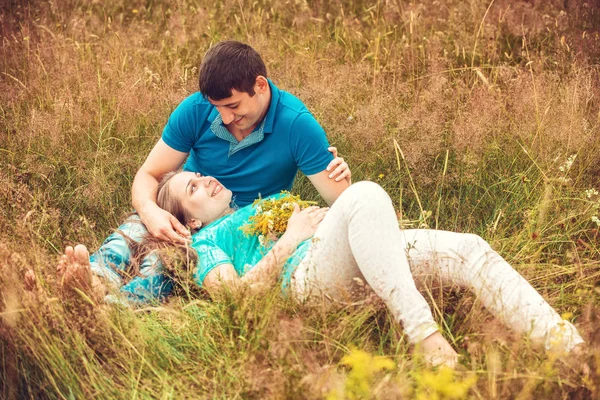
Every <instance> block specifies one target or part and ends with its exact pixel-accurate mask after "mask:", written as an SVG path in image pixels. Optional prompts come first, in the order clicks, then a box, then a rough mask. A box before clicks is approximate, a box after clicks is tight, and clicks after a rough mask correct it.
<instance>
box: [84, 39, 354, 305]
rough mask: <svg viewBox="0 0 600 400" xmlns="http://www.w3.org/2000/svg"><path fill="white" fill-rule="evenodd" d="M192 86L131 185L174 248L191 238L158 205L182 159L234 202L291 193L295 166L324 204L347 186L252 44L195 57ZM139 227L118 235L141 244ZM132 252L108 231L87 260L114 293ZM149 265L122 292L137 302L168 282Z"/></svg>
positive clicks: (341, 169) (344, 173)
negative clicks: (162, 186) (166, 179)
mask: <svg viewBox="0 0 600 400" xmlns="http://www.w3.org/2000/svg"><path fill="white" fill-rule="evenodd" d="M199 80H200V92H199V93H194V94H192V95H191V96H189V97H188V98H186V99H185V100H183V101H182V102H181V104H180V105H179V106H178V107H177V108H176V109H175V111H173V113H172V114H171V116H170V118H169V121H168V123H167V125H166V126H165V128H164V130H163V134H162V137H161V139H160V140H159V141H158V143H156V145H155V146H154V148H153V149H152V151H151V152H150V154H149V155H148V157H147V159H146V161H145V162H144V164H143V165H142V167H141V168H140V169H139V171H138V172H137V174H136V176H135V179H134V181H133V185H132V202H133V206H134V208H135V210H136V211H137V212H138V214H139V218H140V219H141V222H142V223H143V225H144V226H145V227H146V228H147V229H148V231H149V232H150V234H152V235H153V236H155V237H156V238H159V239H162V240H170V241H172V242H179V243H181V242H185V239H186V238H187V237H189V232H188V230H187V229H186V228H185V227H184V226H183V225H181V224H180V223H179V222H178V221H177V219H176V218H175V217H174V216H173V215H171V214H170V213H168V212H166V211H164V210H162V209H161V208H159V207H158V206H157V205H156V190H157V186H158V182H159V181H160V179H161V177H162V176H163V175H164V174H166V173H167V172H170V171H175V170H177V169H179V168H180V167H181V165H183V164H184V162H185V165H184V167H183V168H184V170H187V171H193V172H199V173H201V174H202V175H209V176H214V177H215V178H217V179H218V180H219V181H220V182H222V183H223V184H224V185H225V186H226V187H228V188H230V189H231V190H232V191H233V194H234V201H235V203H236V204H237V205H238V206H245V205H247V204H250V203H251V202H252V201H253V200H254V199H256V198H257V197H259V196H269V195H271V194H274V193H278V192H280V191H281V190H289V189H290V188H291V187H292V183H293V181H294V178H295V176H296V173H297V171H298V169H300V170H301V171H302V172H303V173H304V174H305V175H307V176H308V179H309V180H310V181H311V183H312V184H313V185H314V187H315V188H316V189H317V191H318V192H319V194H320V195H321V196H322V197H323V199H325V201H326V202H327V203H328V204H332V203H333V202H334V201H335V200H336V199H337V197H338V196H339V195H340V194H341V193H342V191H343V190H344V189H346V188H347V187H348V186H349V184H350V171H349V169H348V166H347V164H345V163H344V162H343V159H338V158H336V160H333V161H332V158H333V156H332V155H331V154H330V152H329V150H328V146H329V145H328V143H327V138H326V136H325V132H324V131H323V129H322V128H321V126H320V125H319V123H318V122H317V121H316V120H315V118H314V117H313V116H312V115H311V114H310V112H309V111H308V109H307V108H306V107H305V106H304V104H302V102H301V101H300V100H298V99H297V98H296V97H294V96H293V95H291V94H289V93H287V92H285V91H282V90H279V89H278V88H277V87H276V86H275V85H274V84H273V83H272V82H271V81H270V80H268V78H267V70H266V67H265V64H264V62H263V60H262V59H261V57H260V55H259V54H258V53H257V52H256V51H255V50H254V49H253V48H252V47H250V46H248V45H246V44H243V43H240V42H236V41H224V42H220V43H217V44H216V45H214V46H213V47H212V48H211V49H210V50H209V51H208V52H207V53H206V55H205V57H204V60H203V61H202V65H201V66H200V79H199ZM334 154H335V153H334ZM186 159H187V161H186ZM336 166H337V168H335V169H334V167H336ZM207 182H208V181H207ZM144 226H142V225H141V224H139V223H136V222H135V221H131V220H130V221H127V222H126V223H125V224H124V225H122V226H121V227H120V228H119V231H120V232H121V233H124V234H125V235H126V236H127V237H129V238H130V239H133V240H134V241H137V242H139V241H140V240H141V239H142V237H143V236H144V234H145V229H144ZM129 256H130V250H129V246H128V245H127V242H126V240H125V239H124V237H123V236H122V235H121V234H113V235H111V236H110V237H109V238H108V239H107V240H106V241H105V243H104V244H103V245H102V247H101V248H100V249H99V250H98V251H97V252H96V253H95V254H93V255H92V257H91V259H90V261H91V268H92V271H93V272H94V273H95V274H96V275H99V276H102V277H104V278H105V279H106V280H107V281H108V283H112V285H114V286H115V287H117V288H118V287H120V286H121V278H120V276H119V274H118V273H117V271H116V270H115V269H114V268H113V267H112V265H114V266H116V267H117V268H119V269H125V267H126V266H127V265H128V264H129ZM156 265H158V259H157V257H156V255H155V254H154V255H152V256H151V257H147V259H145V260H144V262H143V263H142V265H141V268H140V271H141V274H142V275H143V278H140V277H137V278H134V279H133V280H132V281H131V282H129V283H128V284H127V285H125V286H124V287H122V288H121V290H122V291H124V292H126V293H128V294H129V295H130V297H131V296H132V297H133V298H136V299H137V300H142V301H144V300H146V299H147V298H149V297H150V298H152V297H161V296H163V295H165V294H166V293H167V292H169V291H170V285H171V284H170V282H168V281H167V280H165V279H164V277H163V276H162V275H161V274H160V272H159V271H158V270H157V269H158V267H156Z"/></svg>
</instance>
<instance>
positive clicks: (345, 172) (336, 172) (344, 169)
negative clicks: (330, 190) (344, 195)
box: [327, 146, 352, 185]
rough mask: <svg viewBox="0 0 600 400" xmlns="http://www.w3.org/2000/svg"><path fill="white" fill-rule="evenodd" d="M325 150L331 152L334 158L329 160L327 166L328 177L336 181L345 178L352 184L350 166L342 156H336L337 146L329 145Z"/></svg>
mask: <svg viewBox="0 0 600 400" xmlns="http://www.w3.org/2000/svg"><path fill="white" fill-rule="evenodd" d="M327 150H329V152H330V153H331V154H333V157H334V159H333V160H331V162H330V163H329V165H328V166H327V172H329V178H331V179H334V178H335V181H336V182H339V181H341V180H342V179H345V180H347V181H348V185H351V184H352V172H351V171H350V167H349V166H348V163H346V161H344V159H343V158H342V157H338V152H337V148H335V147H333V146H331V147H329V148H328V149H327Z"/></svg>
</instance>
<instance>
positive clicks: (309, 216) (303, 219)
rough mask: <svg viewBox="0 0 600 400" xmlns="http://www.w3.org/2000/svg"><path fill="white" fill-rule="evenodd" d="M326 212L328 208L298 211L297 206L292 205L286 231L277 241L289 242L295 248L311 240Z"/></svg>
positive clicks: (310, 208) (311, 208) (313, 207)
mask: <svg viewBox="0 0 600 400" xmlns="http://www.w3.org/2000/svg"><path fill="white" fill-rule="evenodd" d="M328 210H329V208H328V207H324V208H321V207H317V206H312V207H307V208H305V209H304V210H302V211H300V207H299V206H298V204H294V213H293V214H292V216H291V217H290V219H289V220H288V225H287V229H286V230H285V233H284V234H283V236H281V239H279V241H280V242H281V241H282V240H283V241H289V242H291V244H292V245H294V246H295V247H296V246H298V245H299V244H300V243H301V242H303V241H304V240H306V239H309V238H311V237H312V236H313V235H314V234H315V232H316V230H317V227H318V226H319V224H320V223H321V221H323V218H325V214H326V213H327V211H328Z"/></svg>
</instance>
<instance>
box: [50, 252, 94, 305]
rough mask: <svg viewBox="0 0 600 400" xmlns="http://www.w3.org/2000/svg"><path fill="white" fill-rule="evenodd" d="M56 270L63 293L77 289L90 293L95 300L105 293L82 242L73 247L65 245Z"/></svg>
mask: <svg viewBox="0 0 600 400" xmlns="http://www.w3.org/2000/svg"><path fill="white" fill-rule="evenodd" d="M56 272H57V274H58V277H59V282H60V287H61V290H62V291H63V294H67V292H72V291H73V289H78V290H80V291H82V292H84V293H86V294H87V295H90V296H91V298H92V299H93V300H95V301H99V300H101V299H102V297H103V296H104V294H106V287H105V286H104V284H103V283H102V281H100V279H98V277H97V276H95V275H94V274H93V273H92V270H91V268H90V254H89V252H88V250H87V248H86V247H85V246H84V245H82V244H78V245H77V246H75V248H73V247H71V246H67V247H66V249H65V254H63V256H62V257H61V259H60V261H59V263H58V266H57V267H56Z"/></svg>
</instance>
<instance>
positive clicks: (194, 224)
mask: <svg viewBox="0 0 600 400" xmlns="http://www.w3.org/2000/svg"><path fill="white" fill-rule="evenodd" d="M187 225H188V226H189V227H190V228H191V229H192V230H193V231H197V230H198V229H200V228H202V221H198V220H197V219H193V218H192V219H190V220H189V221H188V223H187Z"/></svg>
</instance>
